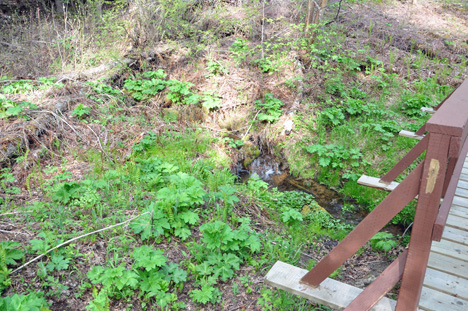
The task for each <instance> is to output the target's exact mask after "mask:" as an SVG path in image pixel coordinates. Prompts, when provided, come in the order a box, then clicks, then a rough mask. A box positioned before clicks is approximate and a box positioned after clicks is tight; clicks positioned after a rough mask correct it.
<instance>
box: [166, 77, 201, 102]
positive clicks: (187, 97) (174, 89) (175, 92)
mask: <svg viewBox="0 0 468 311" xmlns="http://www.w3.org/2000/svg"><path fill="white" fill-rule="evenodd" d="M167 85H168V88H167V96H166V97H167V98H168V99H169V100H171V101H172V102H173V103H174V104H176V105H179V104H196V103H198V99H199V96H198V95H196V94H194V93H193V92H192V91H191V90H190V88H191V87H193V86H194V85H193V83H190V82H181V81H178V80H169V81H167Z"/></svg>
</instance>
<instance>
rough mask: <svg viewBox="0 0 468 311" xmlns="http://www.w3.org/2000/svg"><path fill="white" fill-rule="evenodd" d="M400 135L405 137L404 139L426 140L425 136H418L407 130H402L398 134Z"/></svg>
mask: <svg viewBox="0 0 468 311" xmlns="http://www.w3.org/2000/svg"><path fill="white" fill-rule="evenodd" d="M398 135H400V136H403V137H409V138H414V139H417V140H421V139H423V138H424V135H417V134H416V133H415V132H410V131H406V130H402V131H400V132H399V133H398Z"/></svg>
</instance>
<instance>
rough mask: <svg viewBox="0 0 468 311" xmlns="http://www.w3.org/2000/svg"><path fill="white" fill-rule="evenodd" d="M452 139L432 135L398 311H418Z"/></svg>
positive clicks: (430, 134) (402, 281)
mask: <svg viewBox="0 0 468 311" xmlns="http://www.w3.org/2000/svg"><path fill="white" fill-rule="evenodd" d="M450 139H451V137H450V136H448V135H442V134H434V133H432V132H430V133H429V142H428V146H427V153H426V158H425V160H424V171H423V175H422V178H421V187H420V189H421V190H420V192H419V199H418V205H417V207H416V213H415V216H414V223H413V229H412V233H411V240H410V244H409V249H408V258H407V260H406V265H405V271H404V273H403V278H402V280H401V287H400V294H399V296H398V301H397V306H396V310H397V311H408V310H416V309H417V307H418V305H419V299H420V297H421V288H422V284H423V281H424V275H425V272H426V264H427V262H428V258H429V253H430V248H431V243H432V234H428V233H432V231H433V227H434V223H435V220H436V217H437V215H438V212H439V204H440V198H441V195H442V188H443V185H444V180H445V170H446V167H447V158H448V152H449V144H450Z"/></svg>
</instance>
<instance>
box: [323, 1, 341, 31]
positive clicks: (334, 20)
mask: <svg viewBox="0 0 468 311" xmlns="http://www.w3.org/2000/svg"><path fill="white" fill-rule="evenodd" d="M342 2H343V0H340V3H339V4H338V11H337V12H336V16H335V18H334V19H332V20H331V21H329V22H328V23H326V24H325V26H328V25H330V24H331V23H333V22H336V21H337V19H338V15H340V10H341V3H342Z"/></svg>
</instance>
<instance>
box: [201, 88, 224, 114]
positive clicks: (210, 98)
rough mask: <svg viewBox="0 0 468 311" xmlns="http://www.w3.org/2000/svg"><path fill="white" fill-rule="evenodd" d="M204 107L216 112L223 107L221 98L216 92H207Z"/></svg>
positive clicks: (204, 97)
mask: <svg viewBox="0 0 468 311" xmlns="http://www.w3.org/2000/svg"><path fill="white" fill-rule="evenodd" d="M202 105H203V107H205V108H207V109H210V110H214V109H217V108H220V107H221V96H219V95H218V94H216V93H215V92H214V91H207V92H205V96H203V103H202Z"/></svg>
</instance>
